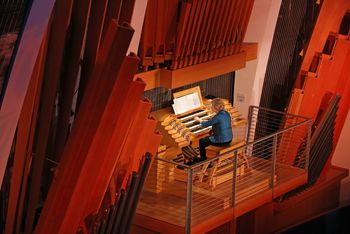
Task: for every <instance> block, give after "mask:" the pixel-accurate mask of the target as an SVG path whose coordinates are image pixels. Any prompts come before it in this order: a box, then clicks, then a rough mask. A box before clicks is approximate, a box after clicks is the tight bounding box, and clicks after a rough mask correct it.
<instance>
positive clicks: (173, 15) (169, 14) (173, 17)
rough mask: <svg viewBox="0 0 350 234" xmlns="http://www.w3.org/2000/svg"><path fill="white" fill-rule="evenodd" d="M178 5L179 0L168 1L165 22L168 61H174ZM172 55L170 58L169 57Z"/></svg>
mask: <svg viewBox="0 0 350 234" xmlns="http://www.w3.org/2000/svg"><path fill="white" fill-rule="evenodd" d="M178 5H179V0H168V1H167V8H166V22H165V26H164V27H165V52H166V55H165V56H166V58H165V59H166V60H172V59H173V56H174V53H175V47H176V37H177V35H176V32H177V27H176V26H177V19H178ZM167 55H170V56H167Z"/></svg>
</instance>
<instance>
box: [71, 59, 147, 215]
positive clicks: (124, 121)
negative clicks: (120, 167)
mask: <svg viewBox="0 0 350 234" xmlns="http://www.w3.org/2000/svg"><path fill="white" fill-rule="evenodd" d="M136 66H137V65H136ZM135 71H136V67H135ZM129 72H130V71H129ZM131 79H132V78H131ZM144 87H145V83H143V82H141V81H133V82H132V83H131V85H130V87H129V88H128V90H127V95H125V96H124V98H125V100H123V101H122V102H119V103H118V102H116V101H114V102H110V103H109V105H110V106H109V107H108V109H109V110H110V111H112V110H115V108H112V107H117V106H118V105H119V106H121V107H123V114H127V116H129V118H123V116H122V114H121V113H120V112H119V113H118V114H117V115H115V114H114V113H111V114H109V113H108V112H106V115H105V118H106V119H111V118H114V119H115V123H116V124H115V125H114V126H115V129H110V130H111V131H109V132H108V136H110V138H109V140H108V141H102V142H101V141H95V143H96V144H95V145H92V147H91V150H90V152H89V153H90V154H91V157H97V156H100V157H101V156H102V157H103V158H100V160H99V163H98V164H97V165H96V163H95V164H90V165H88V166H89V167H90V169H91V170H93V171H95V175H91V174H89V171H91V170H90V169H89V170H86V171H84V175H85V176H86V179H87V178H88V177H90V178H91V176H92V177H93V178H91V180H92V183H91V184H90V185H91V189H88V191H86V192H87V198H88V200H87V203H86V206H85V207H83V208H84V216H83V217H86V216H87V215H88V214H90V213H92V212H94V211H96V210H98V208H99V207H100V206H101V203H102V198H103V195H104V193H105V192H106V189H107V186H108V179H109V178H111V177H112V175H113V172H114V167H115V165H116V163H117V161H118V160H119V158H120V153H121V150H122V149H123V147H124V145H125V140H126V136H127V134H128V133H129V132H130V126H131V123H132V121H133V120H134V118H135V116H134V115H132V112H134V110H135V109H136V108H138V106H139V105H140V102H139V99H140V97H141V95H142V92H143V89H144ZM113 95H116V96H118V93H117V92H116V93H114V94H113ZM120 104H121V105H120ZM111 121H112V120H111ZM104 125H105V126H106V127H108V125H109V124H106V123H104ZM109 128H110V127H109ZM101 130H103V127H102V126H101ZM104 132H106V130H105V129H104ZM97 140H98V139H97ZM101 144H103V145H104V146H105V148H103V149H101V148H99V145H101ZM97 151H99V152H100V154H101V155H96V152H97ZM101 151H102V152H101ZM94 155H96V156H94ZM87 168H88V167H87ZM107 178H108V179H107ZM80 188H81V189H83V190H86V188H85V186H84V183H81V184H80ZM75 199H77V201H78V200H79V199H80V198H79V195H78V196H76V197H75Z"/></svg>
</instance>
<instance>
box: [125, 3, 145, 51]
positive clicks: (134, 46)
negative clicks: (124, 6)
mask: <svg viewBox="0 0 350 234" xmlns="http://www.w3.org/2000/svg"><path fill="white" fill-rule="evenodd" d="M147 2H148V0H136V1H135V6H134V11H133V14H132V18H131V23H130V25H131V27H132V28H133V29H134V30H135V32H134V35H133V37H132V39H131V42H130V46H129V49H128V53H127V54H129V53H130V52H134V53H135V54H137V50H138V48H139V44H140V38H141V32H142V25H143V20H144V18H145V13H146V7H147Z"/></svg>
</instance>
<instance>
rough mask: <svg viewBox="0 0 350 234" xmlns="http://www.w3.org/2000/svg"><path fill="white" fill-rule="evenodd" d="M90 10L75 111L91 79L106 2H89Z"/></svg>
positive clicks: (101, 0) (97, 0)
mask: <svg viewBox="0 0 350 234" xmlns="http://www.w3.org/2000/svg"><path fill="white" fill-rule="evenodd" d="M91 1H92V2H91V10H90V17H89V24H88V28H87V33H86V41H85V49H84V58H83V62H82V67H81V76H80V82H79V93H78V100H77V110H79V106H80V104H81V101H82V98H83V97H84V93H85V89H86V87H87V84H88V82H89V80H90V78H91V74H92V71H93V69H94V66H95V63H96V58H97V54H98V51H99V48H100V44H101V38H102V31H103V25H104V20H105V15H106V10H107V5H108V0H91Z"/></svg>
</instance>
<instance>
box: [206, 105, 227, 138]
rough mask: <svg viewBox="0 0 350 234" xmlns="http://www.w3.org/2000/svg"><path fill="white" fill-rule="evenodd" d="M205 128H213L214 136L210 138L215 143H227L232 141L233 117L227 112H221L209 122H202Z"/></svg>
mask: <svg viewBox="0 0 350 234" xmlns="http://www.w3.org/2000/svg"><path fill="white" fill-rule="evenodd" d="M201 126H202V127H203V128H205V127H209V126H212V130H213V135H212V136H210V137H209V139H210V141H211V142H213V143H226V142H230V141H232V137H233V136H232V128H231V116H230V114H229V113H228V112H227V111H225V110H221V111H219V112H218V113H217V114H216V115H215V116H214V117H212V118H211V119H209V120H208V121H203V122H201Z"/></svg>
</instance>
